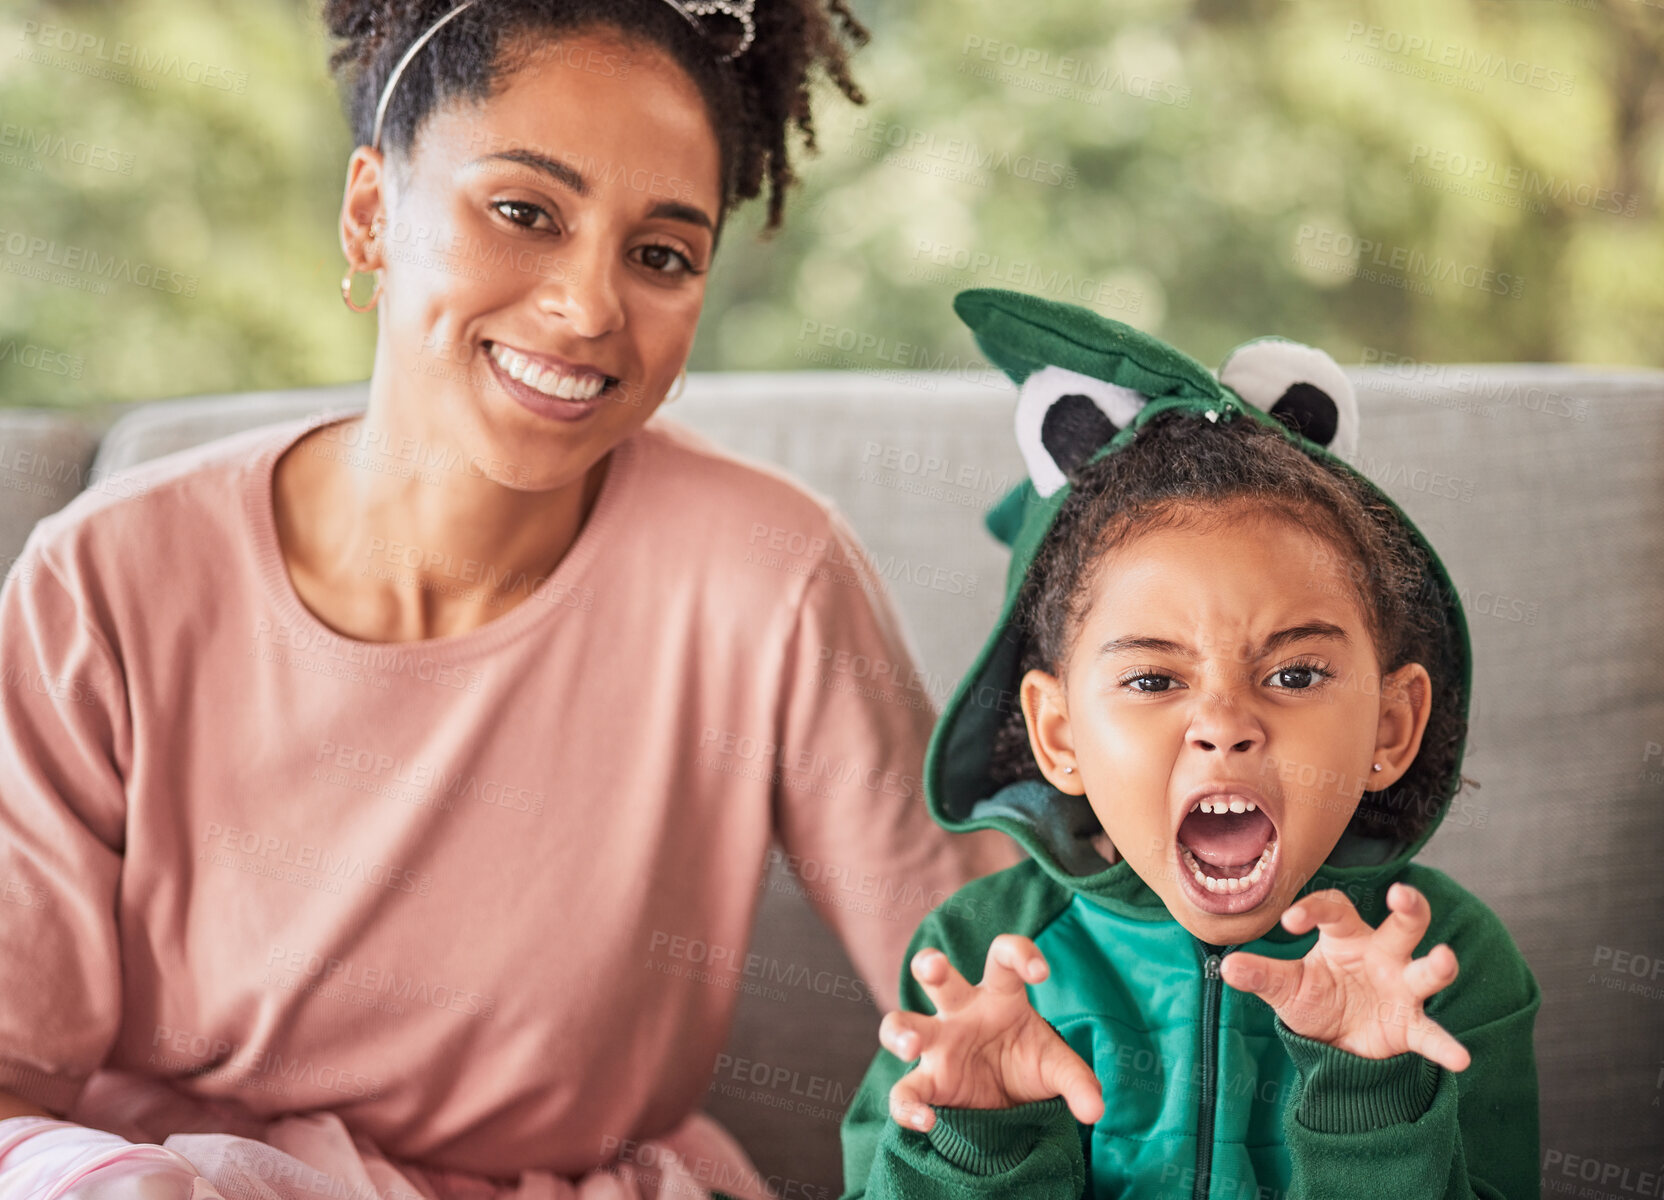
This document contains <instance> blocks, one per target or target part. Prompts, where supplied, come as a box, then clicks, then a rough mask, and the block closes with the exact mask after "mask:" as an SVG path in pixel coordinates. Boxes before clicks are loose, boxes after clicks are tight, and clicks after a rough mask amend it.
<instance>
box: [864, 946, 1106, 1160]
mask: <svg viewBox="0 0 1664 1200" xmlns="http://www.w3.org/2000/svg"><path fill="white" fill-rule="evenodd" d="M912 970H913V978H914V979H916V980H918V981H919V983H920V984H921V985H922V986H923V987H924V990H925V995H927V996H929V997H930V1002H931V1003H932V1004H934V1005H935V1006H936V1014H937V1015H936V1016H933V1017H932V1016H927V1015H926V1014H924V1013H916V1012H904V1011H897V1012H892V1013H890V1014H888V1015H887V1016H886V1017H885V1018H884V1022H883V1024H882V1025H880V1026H879V1030H878V1040H879V1041H880V1042H881V1043H882V1044H883V1046H884V1048H885V1049H886V1050H888V1051H889V1052H890V1053H891V1054H894V1055H895V1056H896V1057H897V1058H899V1059H901V1060H902V1061H904V1062H907V1061H911V1060H912V1059H914V1058H917V1059H918V1060H919V1062H918V1065H917V1066H915V1067H914V1068H913V1069H912V1070H911V1071H909V1072H908V1073H907V1074H906V1075H903V1076H902V1077H901V1079H899V1080H898V1081H897V1082H896V1085H895V1086H894V1087H892V1088H891V1089H890V1115H891V1116H892V1117H894V1118H895V1120H896V1121H897V1123H899V1124H902V1125H906V1126H908V1127H910V1128H912V1129H917V1130H919V1131H921V1132H924V1131H927V1130H929V1129H930V1128H931V1127H932V1126H933V1125H935V1124H936V1114H935V1113H934V1112H933V1111H932V1110H931V1107H930V1106H931V1105H933V1104H935V1105H940V1106H941V1107H943V1108H1013V1107H1015V1106H1017V1105H1019V1104H1027V1103H1029V1102H1030V1101H1032V1100H1049V1099H1051V1097H1053V1096H1062V1097H1064V1099H1065V1100H1066V1101H1067V1102H1068V1105H1069V1111H1070V1112H1071V1113H1073V1114H1074V1116H1075V1119H1076V1120H1077V1121H1081V1122H1083V1123H1085V1124H1091V1123H1092V1122H1094V1121H1096V1120H1097V1119H1098V1118H1099V1117H1101V1116H1103V1112H1104V1101H1103V1089H1102V1087H1101V1086H1100V1085H1099V1083H1098V1077H1097V1076H1096V1075H1094V1074H1092V1069H1091V1068H1090V1067H1088V1066H1087V1065H1086V1063H1085V1062H1083V1061H1082V1060H1081V1057H1080V1056H1079V1055H1078V1054H1076V1053H1075V1052H1074V1051H1073V1050H1071V1049H1069V1046H1068V1044H1067V1043H1066V1042H1064V1040H1063V1039H1062V1038H1060V1037H1058V1036H1057V1031H1056V1030H1054V1029H1053V1028H1052V1027H1051V1026H1050V1025H1048V1024H1046V1022H1045V1021H1044V1020H1043V1019H1042V1018H1041V1017H1040V1015H1039V1014H1038V1013H1036V1012H1035V1011H1034V1009H1033V1008H1031V1007H1030V1006H1029V1002H1028V992H1027V991H1026V990H1024V984H1025V982H1026V983H1039V982H1040V981H1041V980H1043V979H1045V978H1046V976H1047V974H1048V973H1049V968H1048V967H1047V966H1046V960H1045V958H1044V957H1043V956H1042V955H1041V953H1040V951H1039V949H1038V948H1036V946H1035V945H1034V943H1033V942H1031V941H1030V940H1029V939H1028V938H1026V937H1018V936H1017V935H1016V934H1011V933H1002V934H1000V936H999V937H997V938H995V939H994V941H993V944H992V945H990V946H989V947H988V961H987V963H986V964H985V965H984V967H983V970H982V983H981V984H980V985H979V986H975V987H973V986H972V985H971V984H969V983H967V982H966V981H965V977H964V976H963V975H961V974H960V973H959V972H958V971H956V970H954V969H953V964H952V963H950V962H949V961H948V957H947V955H945V954H943V953H942V952H941V951H940V950H930V949H926V950H920V951H919V952H918V953H917V954H915V955H914V956H913V963H912Z"/></svg>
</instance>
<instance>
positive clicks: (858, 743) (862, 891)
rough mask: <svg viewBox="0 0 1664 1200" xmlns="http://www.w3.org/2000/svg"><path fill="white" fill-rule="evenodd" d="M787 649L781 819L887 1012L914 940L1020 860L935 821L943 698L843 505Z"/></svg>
mask: <svg viewBox="0 0 1664 1200" xmlns="http://www.w3.org/2000/svg"><path fill="white" fill-rule="evenodd" d="M827 516H828V518H829V520H830V522H831V528H830V535H829V536H828V537H827V538H826V543H827V545H826V549H825V551H824V553H822V554H821V555H820V556H819V558H818V559H817V560H815V561H814V563H813V570H812V571H811V572H810V574H809V578H808V580H807V583H806V586H805V588H804V592H803V599H802V602H801V605H800V609H799V613H798V619H797V623H796V627H795V629H794V631H793V633H792V637H791V643H790V645H789V646H788V648H787V651H786V658H785V664H784V671H783V676H784V678H783V682H782V687H783V689H784V692H783V696H782V701H781V711H782V722H783V725H782V728H781V730H780V733H779V738H778V744H779V747H780V751H779V754H780V759H779V766H780V770H779V772H778V781H777V782H776V784H775V813H776V817H775V823H776V831H777V835H778V838H779V841H780V843H781V845H782V847H783V849H784V852H785V863H786V865H787V866H788V867H789V868H790V869H791V870H792V872H793V873H794V874H795V875H796V876H797V878H798V879H799V880H800V882H801V884H802V886H803V888H804V890H805V892H806V894H807V896H808V898H809V900H810V902H811V903H812V904H813V905H814V906H815V908H816V910H817V911H818V912H819V913H820V915H821V917H822V919H823V920H825V921H826V922H827V923H828V925H830V926H831V927H832V929H834V930H835V931H836V932H837V934H838V936H839V939H840V940H841V941H842V942H843V944H844V947H845V949H846V951H847V952H848V954H849V957H850V960H851V962H853V963H854V965H855V968H856V970H857V971H859V972H860V973H861V975H862V977H863V978H864V979H865V980H866V982H867V984H868V986H869V987H870V989H871V990H872V993H873V996H874V998H875V999H876V1000H877V1002H878V1005H879V1007H880V1008H881V1009H889V1008H893V1007H895V1002H896V992H895V985H894V982H893V981H894V980H895V978H896V976H897V974H898V972H899V971H900V968H901V964H902V951H903V949H904V948H905V947H906V944H907V938H908V935H909V934H910V933H911V932H912V931H913V930H914V929H915V928H916V927H917V926H918V923H919V922H920V921H921V920H922V919H923V918H924V916H925V914H926V913H928V912H929V911H930V910H931V909H932V908H934V907H936V906H937V905H938V904H940V903H942V902H943V901H944V900H946V899H947V898H948V897H949V896H951V895H952V894H953V893H954V892H955V891H956V890H957V889H958V888H959V887H960V886H961V885H962V884H964V883H966V882H968V881H970V880H971V879H974V878H977V877H979V876H982V875H986V874H989V873H990V872H993V871H997V870H999V869H1001V868H1003V867H1007V866H1010V865H1011V864H1013V863H1015V862H1017V861H1018V860H1019V859H1020V858H1021V857H1022V856H1021V852H1020V851H1019V850H1018V849H1017V847H1016V844H1015V843H1014V842H1012V841H1011V840H1010V839H1009V838H1007V837H1006V836H1005V835H1004V834H1002V833H996V832H992V831H989V832H981V833H972V834H952V833H949V832H948V831H947V830H945V829H943V828H942V827H941V826H939V825H937V824H936V822H935V821H934V820H932V819H931V816H930V813H929V810H928V809H927V808H926V807H925V800H924V789H923V784H922V779H921V774H922V770H923V764H924V753H925V747H926V745H927V744H928V742H929V739H930V730H931V727H932V725H933V724H934V723H935V719H936V708H935V702H934V698H933V696H932V694H931V690H930V688H929V686H928V682H927V679H926V676H925V675H924V673H923V672H921V671H919V670H918V669H917V667H916V666H915V659H914V655H913V653H912V649H911V647H910V646H909V644H908V639H907V637H906V634H905V633H904V631H903V628H902V625H901V623H900V620H899V619H898V617H897V615H896V613H895V610H894V608H893V606H892V604H891V601H890V598H889V596H888V594H887V592H886V590H885V588H884V584H883V580H882V579H881V578H880V576H879V575H878V574H877V573H876V572H875V571H874V570H873V569H872V563H871V561H870V558H869V556H868V554H867V552H866V550H865V549H864V548H863V547H862V546H861V544H860V542H859V540H858V539H857V538H856V535H855V533H854V531H853V530H852V529H851V528H850V527H849V525H848V523H847V521H845V520H844V518H843V517H842V516H841V515H840V514H839V513H838V512H837V511H836V510H835V509H834V510H829V511H828V513H827Z"/></svg>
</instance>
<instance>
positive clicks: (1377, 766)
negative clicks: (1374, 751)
mask: <svg viewBox="0 0 1664 1200" xmlns="http://www.w3.org/2000/svg"><path fill="white" fill-rule="evenodd" d="M1369 769H1370V770H1371V771H1379V770H1380V769H1381V764H1380V763H1374V764H1372V765H1371V766H1370V768H1369Z"/></svg>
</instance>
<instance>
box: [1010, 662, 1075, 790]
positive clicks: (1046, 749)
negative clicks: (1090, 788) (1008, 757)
mask: <svg viewBox="0 0 1664 1200" xmlns="http://www.w3.org/2000/svg"><path fill="white" fill-rule="evenodd" d="M1017 696H1018V699H1019V700H1020V701H1021V702H1022V706H1023V720H1024V722H1025V723H1026V724H1027V725H1028V747H1029V749H1030V750H1031V751H1032V752H1033V753H1034V761H1035V762H1036V763H1038V764H1039V766H1040V773H1041V774H1042V775H1044V776H1045V777H1046V779H1047V781H1048V782H1050V783H1051V785H1052V786H1053V787H1055V788H1056V789H1057V790H1058V791H1060V792H1067V793H1068V794H1069V795H1071V796H1083V795H1085V794H1086V785H1085V784H1084V783H1083V782H1081V777H1080V767H1079V765H1078V764H1077V763H1076V762H1075V738H1074V733H1073V732H1072V731H1071V729H1070V727H1069V703H1068V700H1067V699H1066V698H1065V697H1064V694H1063V683H1062V681H1061V680H1059V679H1058V678H1057V677H1056V676H1055V675H1051V674H1048V673H1047V672H1045V671H1040V670H1033V671H1029V672H1027V673H1026V674H1025V675H1024V676H1023V680H1022V683H1020V684H1019V685H1018V687H1017ZM1065 767H1067V768H1069V769H1068V770H1067V771H1065V770H1064V768H1065Z"/></svg>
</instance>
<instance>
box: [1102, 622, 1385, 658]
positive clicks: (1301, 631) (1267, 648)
mask: <svg viewBox="0 0 1664 1200" xmlns="http://www.w3.org/2000/svg"><path fill="white" fill-rule="evenodd" d="M1310 638H1325V639H1328V640H1331V641H1336V642H1340V643H1341V644H1343V645H1346V644H1350V642H1351V641H1352V639H1351V638H1349V637H1348V636H1347V635H1346V630H1344V629H1342V628H1341V627H1340V626H1339V625H1332V624H1330V623H1329V622H1328V621H1306V622H1303V623H1301V624H1299V625H1290V626H1289V627H1288V628H1287V629H1279V630H1278V631H1277V632H1276V633H1273V634H1272V635H1271V636H1269V637H1268V638H1266V639H1265V642H1264V643H1263V644H1262V645H1261V646H1260V648H1259V649H1258V650H1256V651H1254V653H1253V654H1252V655H1251V656H1250V657H1251V658H1264V657H1265V656H1266V655H1267V654H1270V653H1271V652H1272V651H1274V650H1277V649H1280V648H1281V647H1283V646H1286V645H1288V644H1289V643H1290V642H1303V641H1306V640H1307V639H1310ZM1135 650H1136V651H1144V652H1145V653H1149V654H1170V655H1172V656H1174V657H1175V658H1195V657H1196V651H1194V650H1192V649H1191V648H1190V647H1189V646H1186V645H1183V644H1181V643H1179V642H1174V641H1169V640H1168V639H1167V638H1158V637H1136V636H1134V637H1118V638H1111V639H1109V641H1107V642H1105V643H1104V644H1103V645H1101V646H1099V647H1098V656H1099V657H1100V658H1103V657H1105V656H1107V655H1111V654H1125V653H1128V652H1129V651H1135Z"/></svg>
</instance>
